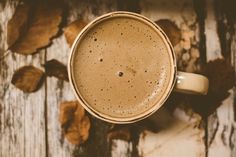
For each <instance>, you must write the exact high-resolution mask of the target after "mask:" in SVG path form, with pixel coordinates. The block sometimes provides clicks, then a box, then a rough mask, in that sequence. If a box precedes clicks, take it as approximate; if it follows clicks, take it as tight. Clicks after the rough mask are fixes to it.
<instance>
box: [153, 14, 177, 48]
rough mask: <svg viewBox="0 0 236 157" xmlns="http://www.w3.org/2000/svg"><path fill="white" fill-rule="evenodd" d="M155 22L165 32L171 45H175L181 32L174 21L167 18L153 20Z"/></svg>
mask: <svg viewBox="0 0 236 157" xmlns="http://www.w3.org/2000/svg"><path fill="white" fill-rule="evenodd" d="M155 23H156V24H157V25H158V26H160V27H161V29H162V30H163V31H164V32H165V33H166V35H167V36H168V38H169V39H170V42H171V43H172V45H173V46H175V45H177V44H178V43H179V42H180V40H181V32H180V29H179V28H178V27H177V26H176V24H175V23H174V22H172V21H170V20H168V19H161V20H158V21H155Z"/></svg>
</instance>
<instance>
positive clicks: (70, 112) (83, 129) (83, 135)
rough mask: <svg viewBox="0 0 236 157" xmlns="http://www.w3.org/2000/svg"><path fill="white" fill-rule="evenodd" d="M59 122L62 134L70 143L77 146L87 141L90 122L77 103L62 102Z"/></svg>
mask: <svg viewBox="0 0 236 157" xmlns="http://www.w3.org/2000/svg"><path fill="white" fill-rule="evenodd" d="M59 120H60V123H61V127H62V132H63V134H64V136H65V138H66V139H67V140H68V141H69V142H70V143H72V144H78V145H79V144H82V143H84V142H85V141H86V140H87V139H88V136H89V129H90V120H89V118H88V116H86V115H85V111H84V108H83V107H82V106H81V105H80V104H79V103H78V101H66V102H62V103H61V105H60V118H59Z"/></svg>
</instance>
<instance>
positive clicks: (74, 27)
mask: <svg viewBox="0 0 236 157" xmlns="http://www.w3.org/2000/svg"><path fill="white" fill-rule="evenodd" d="M86 25H87V22H85V21H83V20H81V19H80V20H76V21H74V22H72V23H70V24H69V25H68V26H67V27H66V28H65V30H64V34H65V37H66V41H67V43H68V44H69V45H70V47H71V46H72V44H73V42H74V40H75V38H76V37H77V35H78V34H79V33H80V31H81V30H82V29H83V28H84V27H85V26H86Z"/></svg>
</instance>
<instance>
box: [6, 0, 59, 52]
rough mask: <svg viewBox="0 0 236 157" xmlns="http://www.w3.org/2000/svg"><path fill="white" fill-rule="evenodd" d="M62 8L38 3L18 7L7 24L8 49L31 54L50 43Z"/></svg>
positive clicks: (56, 30)
mask: <svg viewBox="0 0 236 157" xmlns="http://www.w3.org/2000/svg"><path fill="white" fill-rule="evenodd" d="M61 15H62V8H61V7H60V6H59V5H57V3H55V4H54V5H52V4H46V3H45V4H44V3H40V1H36V2H35V3H32V4H28V3H24V4H22V5H19V6H18V7H17V9H16V12H15V13H14V15H13V17H12V19H10V21H9V22H8V25H7V27H8V34H7V41H8V45H9V49H10V50H12V51H13V52H17V53H19V54H25V55H27V54H33V53H35V52H36V51H37V49H39V48H42V47H45V46H47V45H49V44H50V43H51V39H52V37H54V36H55V35H56V34H57V33H58V31H59V27H58V26H59V24H60V23H61V20H62V16H61Z"/></svg>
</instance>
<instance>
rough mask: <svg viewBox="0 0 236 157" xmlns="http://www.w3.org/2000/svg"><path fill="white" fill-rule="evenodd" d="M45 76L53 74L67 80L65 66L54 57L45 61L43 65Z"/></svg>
mask: <svg viewBox="0 0 236 157" xmlns="http://www.w3.org/2000/svg"><path fill="white" fill-rule="evenodd" d="M44 67H45V72H46V75H47V76H50V77H51V76H55V77H57V78H59V79H61V80H65V81H69V78H68V72H67V68H66V66H65V65H64V64H63V63H61V62H59V61H58V60H56V59H52V60H50V61H47V62H46V63H45V65H44Z"/></svg>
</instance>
